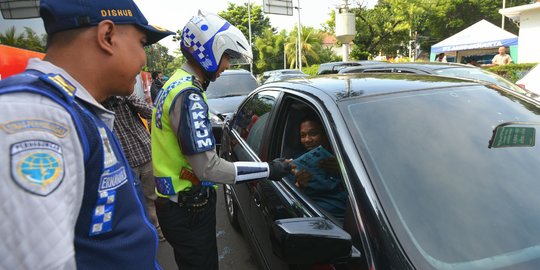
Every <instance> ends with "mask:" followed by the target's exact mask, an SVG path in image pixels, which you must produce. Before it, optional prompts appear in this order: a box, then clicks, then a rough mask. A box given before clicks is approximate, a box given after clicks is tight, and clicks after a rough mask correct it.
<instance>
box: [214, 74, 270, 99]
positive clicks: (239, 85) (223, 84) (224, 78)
mask: <svg viewBox="0 0 540 270" xmlns="http://www.w3.org/2000/svg"><path fill="white" fill-rule="evenodd" d="M257 86H259V85H258V83H257V81H256V80H255V79H254V78H253V77H252V76H251V74H247V73H246V74H225V73H224V74H221V76H220V77H219V78H218V79H217V80H216V81H215V82H211V83H210V84H209V85H208V89H206V97H207V98H223V97H233V96H246V95H248V94H249V93H251V91H253V90H254V89H255V88H257Z"/></svg>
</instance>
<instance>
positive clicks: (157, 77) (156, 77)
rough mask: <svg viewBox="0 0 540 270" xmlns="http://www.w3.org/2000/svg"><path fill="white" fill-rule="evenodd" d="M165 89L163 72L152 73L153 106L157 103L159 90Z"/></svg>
mask: <svg viewBox="0 0 540 270" xmlns="http://www.w3.org/2000/svg"><path fill="white" fill-rule="evenodd" d="M161 87H163V73H162V72H161V71H154V72H152V86H151V87H150V96H151V97H152V104H154V103H155V102H156V98H157V95H158V94H159V90H161Z"/></svg>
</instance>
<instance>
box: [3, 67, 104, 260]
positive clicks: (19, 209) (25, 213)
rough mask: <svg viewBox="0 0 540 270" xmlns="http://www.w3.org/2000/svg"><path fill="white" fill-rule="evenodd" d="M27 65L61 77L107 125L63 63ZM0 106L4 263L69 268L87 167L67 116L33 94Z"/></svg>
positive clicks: (100, 109) (6, 97) (10, 97)
mask: <svg viewBox="0 0 540 270" xmlns="http://www.w3.org/2000/svg"><path fill="white" fill-rule="evenodd" d="M27 69H32V70H37V71H40V72H43V73H45V74H48V73H54V74H60V75H61V76H63V77H64V78H65V79H66V80H67V81H69V82H70V83H71V84H73V85H74V86H75V87H76V88H77V91H76V93H75V94H76V96H77V97H78V98H80V99H82V100H84V101H86V102H87V103H88V104H91V105H92V106H93V107H94V111H95V112H96V113H97V114H98V115H99V117H100V118H101V119H102V120H103V121H104V122H105V123H106V124H107V126H109V127H110V128H111V129H112V126H113V121H114V114H113V113H112V112H111V111H108V110H106V109H105V108H103V106H101V105H100V104H99V103H98V102H96V100H95V99H94V98H93V97H92V96H91V95H90V94H89V93H88V91H87V90H86V89H85V88H84V87H83V86H82V85H80V84H79V83H78V82H77V81H75V80H74V79H73V78H72V77H71V76H70V75H69V74H68V73H67V72H65V71H64V70H63V69H61V68H59V67H57V66H55V65H53V64H51V63H49V62H46V61H41V60H39V59H31V60H30V61H29V64H28V67H27ZM0 106H1V108H2V113H1V114H0V134H1V138H2V139H1V140H0V161H1V164H2V166H0V179H1V180H2V188H0V197H1V198H2V200H1V201H0V211H1V212H2V213H3V215H4V216H3V219H2V222H0V234H1V235H2V238H3V239H2V241H1V243H0V254H2V260H1V265H2V268H5V269H33V268H36V267H37V268H40V269H74V268H75V259H74V246H73V239H74V227H75V223H76V221H77V217H78V214H79V209H80V206H81V201H82V195H83V188H84V177H85V175H84V172H85V168H84V158H83V150H82V146H81V143H80V142H79V137H78V135H77V131H76V129H75V126H74V124H73V122H72V119H71V116H70V114H69V113H68V112H67V111H66V110H65V109H64V108H63V107H62V106H61V105H59V104H57V103H56V102H54V101H52V100H50V99H49V98H47V97H44V96H41V95H37V94H30V93H14V94H4V95H0ZM22 175H25V177H22ZM29 175H30V176H31V177H29ZM29 179H30V180H32V179H33V180H34V182H32V181H29ZM29 217H31V219H29ZM28 220H34V221H35V222H28Z"/></svg>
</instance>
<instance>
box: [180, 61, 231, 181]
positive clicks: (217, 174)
mask: <svg viewBox="0 0 540 270" xmlns="http://www.w3.org/2000/svg"><path fill="white" fill-rule="evenodd" d="M182 69H183V70H185V71H186V72H188V73H190V74H195V71H194V70H193V68H191V67H190V66H189V65H188V64H184V65H182ZM205 90H206V89H205ZM180 95H182V94H180ZM182 102H183V99H182V98H180V97H177V98H176V99H175V103H174V105H173V106H172V108H171V112H170V121H171V126H172V129H173V130H174V131H176V135H177V138H178V143H179V144H180V145H181V141H180V140H181V136H179V135H180V133H181V132H180V131H181V130H183V129H186V128H191V127H190V126H189V124H188V123H187V121H182V120H181V119H185V117H184V115H185V114H188V113H189V111H184V110H185V109H186V108H185V107H184V106H182ZM210 131H211V130H210ZM210 131H209V132H210ZM186 158H187V160H188V162H189V164H190V165H191V168H192V169H193V172H194V173H195V175H197V177H199V179H204V180H207V181H212V182H217V183H223V184H233V183H234V181H235V177H236V171H235V168H234V164H233V163H231V162H228V161H226V160H224V159H222V158H220V157H219V156H218V154H217V152H216V150H215V148H214V149H212V150H209V151H205V152H202V153H197V154H194V155H186Z"/></svg>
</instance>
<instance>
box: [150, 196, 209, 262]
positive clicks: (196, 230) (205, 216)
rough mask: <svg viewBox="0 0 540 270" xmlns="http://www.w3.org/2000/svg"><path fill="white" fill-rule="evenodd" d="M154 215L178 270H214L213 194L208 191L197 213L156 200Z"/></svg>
mask: <svg viewBox="0 0 540 270" xmlns="http://www.w3.org/2000/svg"><path fill="white" fill-rule="evenodd" d="M156 213H157V217H158V221H159V225H160V226H161V231H162V232H163V235H164V236H165V239H167V241H168V242H169V244H171V246H172V247H173V249H174V258H175V260H176V265H178V269H179V270H191V269H193V270H195V269H196V270H216V269H218V268H219V265H218V253H217V240H216V191H215V189H213V188H212V189H211V191H210V197H209V201H208V205H207V206H206V208H204V210H201V211H199V212H193V211H189V210H188V209H187V208H184V207H180V206H178V204H177V203H175V202H173V201H171V200H169V199H165V198H159V199H158V200H157V201H156Z"/></svg>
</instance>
